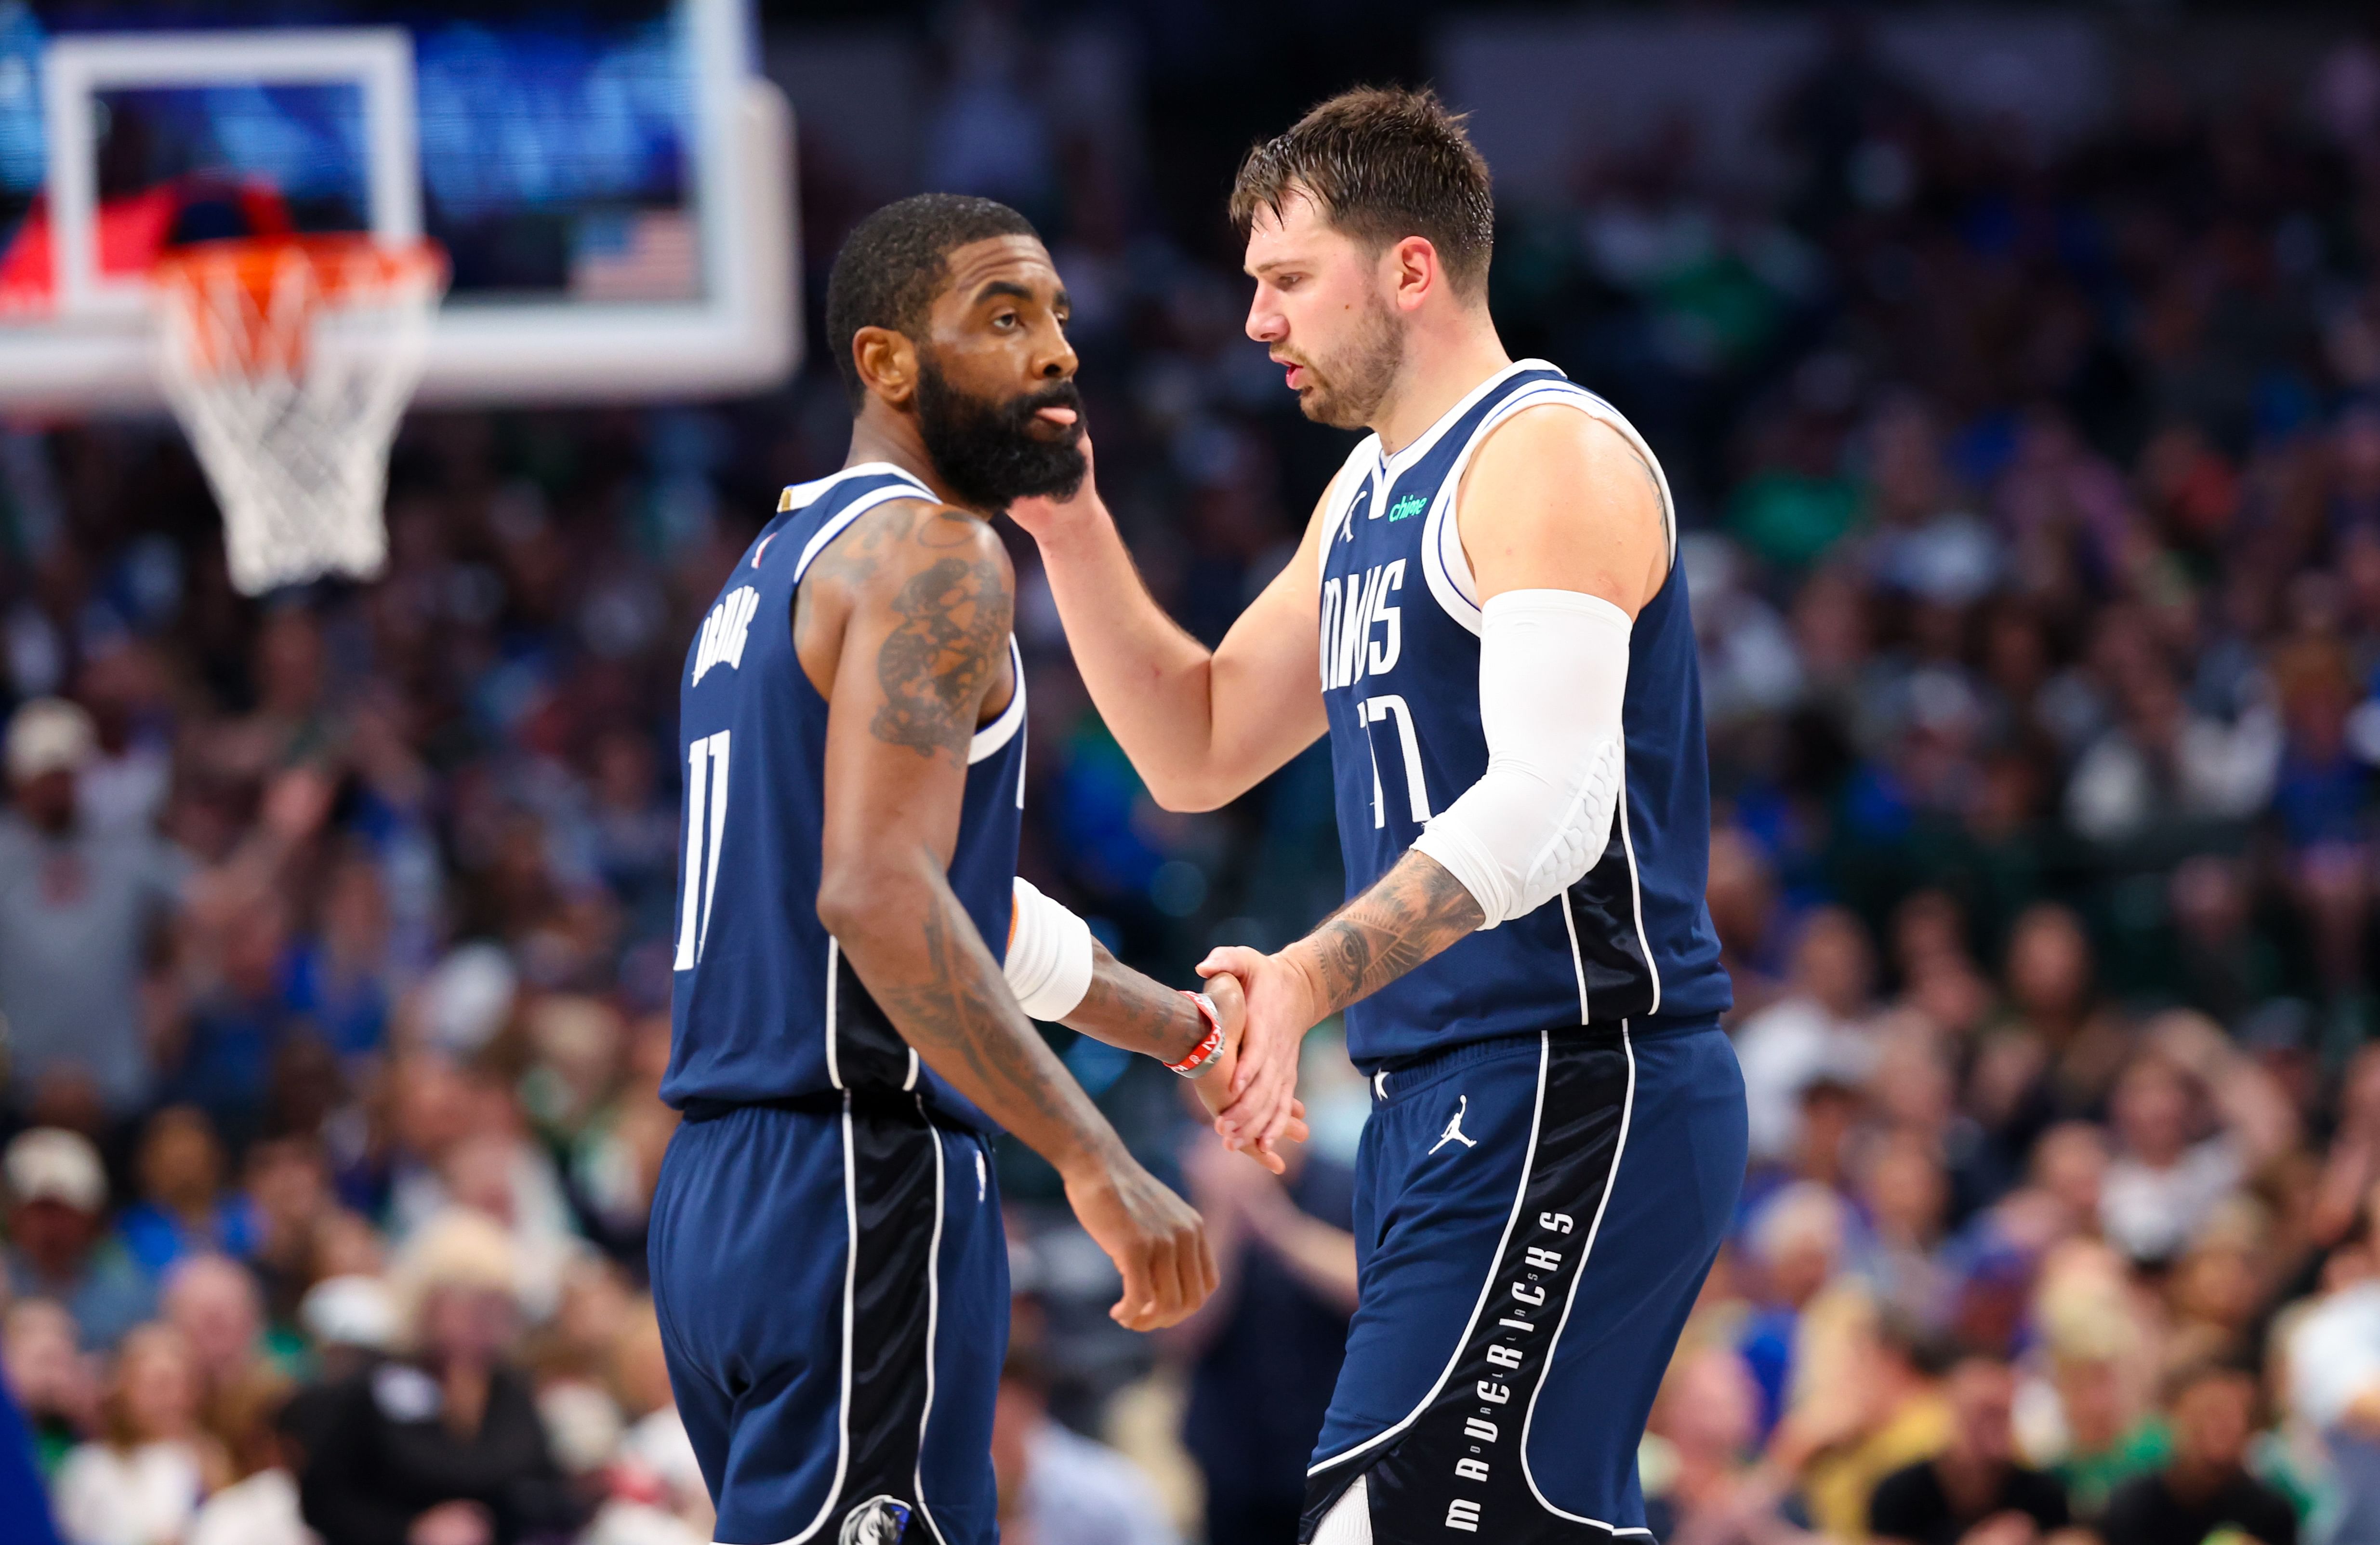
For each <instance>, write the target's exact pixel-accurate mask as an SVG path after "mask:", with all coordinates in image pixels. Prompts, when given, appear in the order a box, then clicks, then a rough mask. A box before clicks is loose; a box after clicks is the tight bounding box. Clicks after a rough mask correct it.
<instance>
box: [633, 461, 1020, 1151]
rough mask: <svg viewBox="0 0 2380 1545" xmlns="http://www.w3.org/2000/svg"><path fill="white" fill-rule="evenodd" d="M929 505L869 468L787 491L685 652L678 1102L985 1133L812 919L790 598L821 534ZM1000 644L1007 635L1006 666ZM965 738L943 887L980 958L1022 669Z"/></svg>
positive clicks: (1006, 867)
mask: <svg viewBox="0 0 2380 1545" xmlns="http://www.w3.org/2000/svg"><path fill="white" fill-rule="evenodd" d="M933 497H934V496H933V495H932V494H931V493H929V492H927V490H926V488H925V487H924V485H923V484H921V483H919V482H918V481H917V480H916V479H915V478H913V477H911V476H910V475H909V474H907V473H906V472H904V471H902V470H901V469H900V468H895V467H891V466H888V465H885V464H884V463H881V462H868V463H863V464H862V465H860V466H857V467H846V468H844V469H843V470H842V471H840V472H837V473H835V474H834V475H833V476H832V477H829V478H821V479H820V480H819V481H816V482H809V483H803V484H801V485H799V486H797V487H794V488H788V489H786V490H785V492H784V495H783V498H782V499H780V500H779V501H778V505H777V512H778V513H777V517H776V518H775V519H773V520H771V521H770V522H769V524H768V526H767V527H766V528H765V529H763V530H762V531H761V532H760V534H759V537H757V538H756V539H754V541H753V542H752V545H751V547H750V548H748V549H747V551H746V552H745V554H744V557H743V559H742V561H741V562H739V563H737V564H736V566H735V572H734V573H733V574H731V575H729V576H728V578H727V582H726V584H724V585H723V586H722V587H721V589H720V592H719V598H718V600H717V601H716V602H714V603H713V604H712V606H711V608H710V612H709V613H708V614H706V615H705V616H704V618H703V622H702V627H701V629H700V631H699V632H698V634H697V636H696V638H695V641H694V644H693V647H692V648H690V649H688V650H687V651H686V675H685V677H684V679H683V681H682V682H681V684H680V687H679V693H678V750H679V756H680V758H681V765H682V766H683V768H684V769H685V772H686V796H685V798H684V800H683V801H682V804H683V809H684V830H685V843H686V845H685V848H684V850H683V852H684V858H683V861H682V863H681V866H680V869H679V873H678V903H677V933H676V941H677V956H676V965H677V970H676V975H675V977H674V991H672V992H671V994H670V1016H671V1025H672V1033H671V1036H670V1062H669V1072H668V1074H667V1075H666V1076H665V1077H663V1078H662V1099H663V1100H665V1101H668V1102H669V1103H671V1104H672V1105H675V1106H678V1107H680V1108H684V1107H686V1105H687V1104H689V1103H690V1102H694V1103H699V1104H702V1105H709V1106H718V1105H745V1104H756V1103H759V1102H763V1101H792V1100H799V1099H801V1098H803V1097H805V1096H815V1095H821V1094H830V1093H831V1092H832V1091H833V1090H837V1089H915V1090H920V1091H922V1092H923V1093H924V1095H925V1097H926V1101H927V1103H928V1105H929V1107H930V1108H932V1109H933V1110H934V1111H935V1112H936V1113H938V1114H940V1115H942V1116H944V1117H946V1118H948V1119H950V1120H953V1121H954V1122H957V1123H960V1124H962V1125H968V1126H972V1127H976V1128H988V1127H989V1126H990V1125H991V1124H990V1120H989V1119H988V1118H987V1117H985V1116H984V1114H983V1113H981V1112H980V1111H978V1110H977V1109H976V1107H975V1106H974V1105H973V1104H972V1103H971V1102H969V1101H967V1100H966V1099H965V1096H963V1095H961V1094H959V1093H958V1091H956V1090H955V1089H952V1088H951V1087H950V1086H949V1085H948V1084H946V1083H944V1082H943V1081H942V1080H941V1078H940V1077H936V1075H935V1074H934V1072H933V1070H932V1069H930V1068H929V1067H926V1066H925V1065H924V1064H922V1063H921V1062H920V1061H919V1060H918V1057H917V1052H915V1051H913V1050H911V1049H910V1046H909V1044H908V1042H907V1041H905V1040H902V1038H901V1035H900V1032H898V1031H897V1030H895V1029H894V1028H892V1023H891V1022H890V1021H889V1020H887V1019H886V1018H885V1016H884V1014H883V1011H882V1010H881V1009H880V1008H878V1007H877V1005H876V1003H875V1001H874V1000H873V999H871V998H870V997H869V996H868V990H867V989H866V988H864V987H862V986H861V985H860V982H859V979H858V977H857V976H856V974H855V973H854V972H853V971H852V968H851V965H850V963H849V962H848V961H846V960H844V958H843V953H842V951H841V949H840V948H839V947H838V946H837V945H836V943H835V941H834V939H833V938H832V936H831V935H830V934H829V933H828V932H827V931H826V925H824V924H823V923H821V922H820V921H819V916H818V894H819V874H820V834H821V831H822V826H823V821H824V813H825V795H826V790H825V776H826V721H827V704H826V699H824V698H823V697H821V696H820V694H819V690H818V688H817V687H814V686H812V685H811V684H810V678H809V677H808V675H806V674H805V673H804V672H803V670H802V663H801V661H800V659H799V658H798V657H797V656H796V655H795V651H794V629H793V614H794V596H795V589H796V587H798V586H799V584H800V583H801V578H802V574H803V572H804V571H805V570H807V568H808V567H809V566H810V563H811V561H812V560H813V559H815V558H816V557H817V556H818V555H819V554H820V553H821V552H824V551H825V549H826V546H827V544H828V543H829V542H831V541H833V540H834V539H835V538H836V537H837V536H839V535H841V534H842V533H843V532H844V530H845V529H848V528H849V527H850V525H851V523H852V522H853V521H855V520H856V519H858V518H859V517H861V516H862V515H864V514H866V513H867V512H868V511H869V510H871V509H874V508H875V507H876V506H877V505H882V504H886V503H888V502H890V501H892V500H895V499H924V500H929V501H931V500H933ZM1015 651H1016V645H1015V641H1014V639H1011V640H1010V642H1009V655H1010V660H1011V663H1012V664H1014V663H1015ZM1014 675H1015V678H1016V691H1015V695H1014V697H1013V698H1011V699H1010V700H1009V704H1008V707H1007V709H1006V710H1005V711H1004V712H1002V713H1001V715H1000V716H999V717H998V718H997V719H995V720H993V721H992V722H991V723H990V724H986V725H984V726H983V727H982V728H981V729H979V730H978V731H977V732H976V736H975V740H974V743H973V745H972V746H971V747H970V748H968V751H967V776H966V794H965V806H964V808H963V809H962V813H961V815H960V818H959V836H958V846H957V848H956V850H955V851H954V852H953V854H952V857H951V870H950V881H951V889H952V890H953V892H955V893H956V894H957V895H958V899H959V904H960V905H961V906H965V908H966V912H967V916H968V917H969V918H973V919H974V921H975V926H976V928H977V930H978V931H980V932H981V933H982V934H983V939H984V943H986V944H988V945H990V947H991V953H992V957H993V958H994V959H999V958H1001V956H1002V955H1004V954H1005V953H1006V950H1007V947H1008V924H1009V917H1010V908H1011V906H1012V901H1011V887H1012V884H1013V882H1014V878H1015V875H1016V833H1017V826H1018V822H1019V821H1020V820H1021V819H1022V815H1023V806H1024V803H1025V733H1024V725H1025V673H1024V671H1023V669H1022V668H1021V666H1020V667H1018V668H1017V669H1016V670H1015V671H1014Z"/></svg>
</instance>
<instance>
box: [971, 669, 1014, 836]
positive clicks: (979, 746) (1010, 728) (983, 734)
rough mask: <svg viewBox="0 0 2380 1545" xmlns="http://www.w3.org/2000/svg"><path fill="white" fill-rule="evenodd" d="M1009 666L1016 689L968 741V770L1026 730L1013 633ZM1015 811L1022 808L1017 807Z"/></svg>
mask: <svg viewBox="0 0 2380 1545" xmlns="http://www.w3.org/2000/svg"><path fill="white" fill-rule="evenodd" d="M1008 664H1009V670H1010V673H1011V674H1012V675H1014V676H1015V678H1016V690H1015V691H1014V692H1012V693H1010V694H1009V698H1008V706H1007V707H1006V708H1003V709H1002V710H1001V711H1000V717H998V718H997V719H994V720H993V721H992V722H991V723H990V724H986V725H984V726H983V727H982V728H981V729H979V730H977V731H976V732H975V736H974V738H973V739H971V740H969V741H968V742H967V765H968V766H969V767H973V766H974V765H975V764H976V763H977V762H979V761H981V760H983V759H984V758H986V757H988V756H990V755H992V754H993V753H994V752H996V751H998V750H999V749H1000V748H1002V746H1005V745H1007V744H1008V743H1009V742H1010V741H1012V740H1014V739H1015V738H1016V732H1017V731H1018V730H1020V729H1023V728H1024V727H1025V654H1024V651H1021V650H1019V649H1018V648H1017V647H1016V635H1015V634H1014V633H1012V634H1010V635H1009V636H1008ZM1018 808H1019V809H1022V808H1023V807H1022V805H1021V804H1020V806H1019V807H1018Z"/></svg>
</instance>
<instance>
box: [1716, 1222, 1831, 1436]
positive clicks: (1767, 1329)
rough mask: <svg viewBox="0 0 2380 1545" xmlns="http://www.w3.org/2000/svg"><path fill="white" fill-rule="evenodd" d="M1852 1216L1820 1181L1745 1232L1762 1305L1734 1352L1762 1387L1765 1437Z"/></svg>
mask: <svg viewBox="0 0 2380 1545" xmlns="http://www.w3.org/2000/svg"><path fill="white" fill-rule="evenodd" d="M1851 1222H1852V1218H1851V1210H1850V1208H1848V1207H1847V1206H1845V1205H1844V1202H1843V1199H1842V1198H1841V1197H1840V1196H1838V1195H1837V1194H1836V1193H1835V1192H1833V1191H1831V1190H1829V1189H1828V1188H1827V1187H1826V1186H1821V1185H1819V1184H1817V1183H1816V1182H1815V1181H1801V1182H1797V1183H1796V1184H1794V1185H1791V1186H1787V1187H1785V1189H1783V1190H1782V1191H1779V1192H1778V1193H1777V1194H1776V1195H1775V1196H1773V1197H1771V1198H1768V1200H1767V1202H1766V1203H1765V1204H1763V1206H1762V1207H1761V1209H1760V1210H1759V1212H1758V1213H1757V1214H1756V1215H1755V1218H1754V1220H1753V1223H1752V1224H1751V1227H1750V1229H1749V1230H1748V1231H1747V1232H1748V1235H1749V1238H1748V1243H1749V1245H1750V1247H1751V1250H1750V1253H1751V1258H1752V1264H1753V1265H1754V1267H1755V1269H1756V1271H1757V1274H1758V1281H1759V1286H1760V1289H1761V1293H1762V1297H1763V1302H1762V1304H1761V1307H1760V1308H1758V1309H1756V1310H1755V1311H1754V1312H1753V1313H1752V1314H1751V1315H1749V1316H1748V1317H1746V1319H1745V1320H1744V1322H1743V1328H1742V1330H1741V1332H1739V1338H1740V1339H1739V1340H1738V1342H1737V1349H1738V1350H1739V1351H1741V1352H1742V1353H1743V1358H1744V1361H1745V1363H1746V1364H1747V1365H1748V1366H1749V1367H1750V1368H1751V1369H1752V1376H1753V1379H1754V1380H1755V1381H1756V1382H1757V1383H1758V1385H1759V1387H1760V1394H1761V1411H1760V1427H1761V1430H1762V1431H1763V1432H1764V1433H1766V1432H1767V1430H1768V1429H1771V1428H1772V1427H1774V1426H1775V1425H1776V1423H1777V1419H1778V1417H1779V1414H1780V1413H1781V1412H1782V1411H1783V1410H1784V1408H1785V1400H1786V1395H1787V1393H1788V1392H1789V1390H1790V1389H1791V1383H1792V1381H1793V1379H1794V1377H1795V1368H1794V1361H1795V1354H1796V1353H1797V1351H1798V1350H1799V1345H1800V1337H1801V1331H1802V1317H1803V1311H1804V1310H1806V1309H1808V1308H1810V1307H1811V1305H1812V1304H1813V1303H1815V1302H1816V1301H1817V1299H1818V1296H1819V1295H1820V1294H1822V1293H1824V1292H1825V1291H1826V1289H1827V1287H1828V1284H1829V1283H1832V1282H1833V1281H1834V1280H1835V1273H1836V1271H1838V1270H1839V1269H1840V1266H1841V1264H1842V1259H1843V1252H1844V1250H1845V1249H1846V1248H1847V1247H1848V1246H1849V1244H1850V1230H1851Z"/></svg>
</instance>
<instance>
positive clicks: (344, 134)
mask: <svg viewBox="0 0 2380 1545" xmlns="http://www.w3.org/2000/svg"><path fill="white" fill-rule="evenodd" d="M749 25H750V23H749V18H748V16H747V12H746V10H745V8H744V5H743V4H742V0H580V3H579V4H576V5H570V6H562V5H554V4H550V3H549V4H524V3H519V0H406V3H403V4H397V3H391V0H295V3H292V0H201V3H199V4H190V3H188V0H103V3H102V0H30V4H28V3H27V0H0V408H10V409H18V410H30V411H35V412H81V411H90V410H95V409H97V410H103V409H110V408H131V409H140V408H150V407H152V406H155V405H157V404H159V403H160V401H161V398H160V395H159V393H158V388H157V385H156V379H155V365H154V352H153V346H152V334H151V330H150V325H149V320H148V310H147V286H146V283H145V275H146V274H147V273H148V271H149V269H150V267H151V266H152V264H153V263H154V262H156V260H157V259H158V257H159V256H160V255H161V254H162V253H163V252H164V251H165V250H167V249H171V248H173V247H176V246H180V245H184V244H187V243H189V242H193V241H200V240H205V239H208V238H210V237H225V236H258V235H270V234H274V233H277V232H281V231H294V232H330V231H369V232H371V233H373V234H374V235H375V236H378V237H383V238H385V239H389V240H393V241H403V240H408V239H411V238H414V237H420V236H427V237H431V239H433V240H435V241H437V242H439V243H440V244H441V245H442V246H443V247H444V248H445V249H446V251H447V253H448V256H449V258H450V260H451V262H452V264H453V274H454V278H453V285H452V287H451V289H450V290H449V292H448V294H447V298H446V301H445V304H444V306H443V308H442V309H441V310H440V312H439V315H438V319H437V322H436V326H435V329H434V331H433V334H432V336H431V346H430V356H429V365H428V370H427V373H426V374H425V376H424V377H423V381H422V384H421V388H420V392H419V400H422V401H425V402H432V403H467V402H560V401H571V400H589V399H631V398H637V399H643V398H655V397H669V396H690V395H719V394H725V393H732V392H738V391H752V390H759V389H762V388H765V387H767V386H769V385H771V384H773V383H776V382H778V381H781V380H783V378H784V377H785V375H786V374H787V373H788V372H789V371H791V370H792V368H793V366H794V364H795V360H796V359H797V356H798V348H799V337H798V328H799V324H800V323H799V318H800V308H799V307H798V305H797V304H796V300H795V286H796V285H797V284H798V282H799V279H798V274H799V271H798V267H797V265H796V263H795V257H794V253H795V200H794V186H793V177H794V163H793V150H792V133H793V126H792V118H791V114H790V111H789V109H788V108H787V107H786V105H785V103H784V100H783V96H782V95H781V94H780V93H778V91H776V89H775V88H774V87H772V86H771V85H769V84H768V83H767V82H766V81H765V80H764V79H761V78H760V77H759V75H758V73H757V69H756V66H755V63H754V61H753V59H752V57H751V53H752V48H751V38H750V32H749Z"/></svg>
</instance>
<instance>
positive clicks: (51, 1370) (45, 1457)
mask: <svg viewBox="0 0 2380 1545" xmlns="http://www.w3.org/2000/svg"><path fill="white" fill-rule="evenodd" d="M97 1364H98V1359H97V1358H95V1357H92V1356H88V1355H86V1354H85V1353H84V1352H83V1350H82V1348H81V1347H80V1346H79V1344H77V1332H76V1331H75V1322H74V1316H72V1315H70V1314H68V1313H67V1311H66V1310H65V1309H63V1308H59V1307H58V1306H57V1305H55V1304H54V1303H52V1302H51V1301H50V1300H48V1299H47V1298H27V1299H23V1300H20V1301H19V1302H18V1303H15V1304H11V1305H10V1306H9V1307H8V1315H7V1320H6V1324H5V1327H0V1374H5V1375H6V1377H5V1378H4V1379H0V1383H6V1385H7V1387H8V1389H9V1391H10V1393H13V1394H14V1395H15V1396H16V1398H17V1404H18V1410H19V1412H20V1414H21V1415H22V1416H23V1417H24V1420H25V1424H26V1426H27V1428H28V1429H30V1433H31V1437H32V1443H33V1455H34V1459H35V1462H36V1463H37V1464H38V1466H40V1469H41V1472H42V1475H43V1476H44V1477H50V1476H55V1475H56V1474H57V1469H58V1466H60V1465H62V1464H64V1463H65V1462H66V1457H67V1454H69V1453H70V1452H72V1451H73V1449H74V1446H75V1445H76V1444H77V1443H79V1442H81V1441H82V1440H83V1439H84V1438H85V1437H87V1436H89V1435H91V1433H94V1432H97V1431H98V1430H99V1429H100V1394H101V1391H100V1384H99V1369H98V1366H97Z"/></svg>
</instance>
